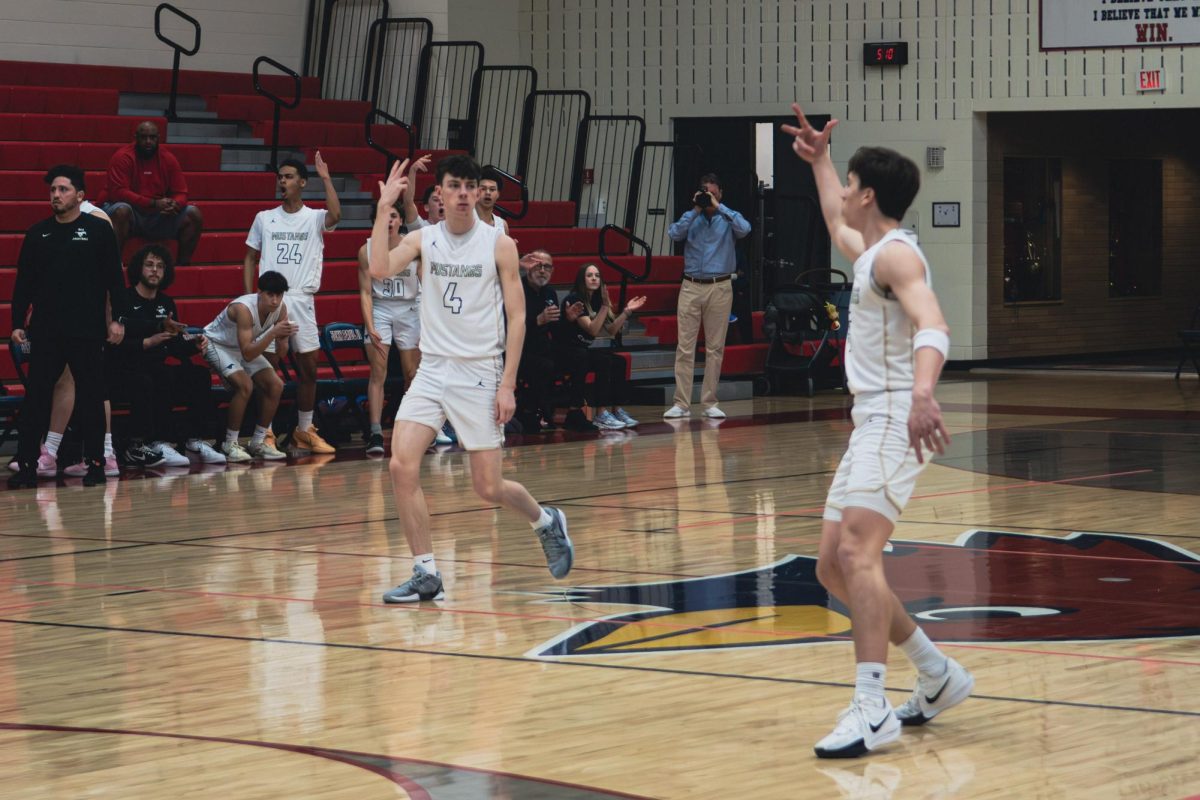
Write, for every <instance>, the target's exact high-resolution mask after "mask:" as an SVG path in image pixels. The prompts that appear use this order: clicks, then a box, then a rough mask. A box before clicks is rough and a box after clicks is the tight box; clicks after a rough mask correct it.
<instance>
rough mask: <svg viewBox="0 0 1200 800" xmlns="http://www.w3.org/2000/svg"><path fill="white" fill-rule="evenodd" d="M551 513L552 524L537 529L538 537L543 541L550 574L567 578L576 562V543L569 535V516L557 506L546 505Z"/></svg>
mask: <svg viewBox="0 0 1200 800" xmlns="http://www.w3.org/2000/svg"><path fill="white" fill-rule="evenodd" d="M546 511H547V512H549V514H550V524H549V525H546V526H545V527H543V528H538V529H537V535H538V539H540V540H541V541H542V552H543V553H545V554H546V566H548V567H549V568H550V574H551V575H553V576H554V577H556V578H565V577H567V573H568V572H570V571H571V565H572V564H574V563H575V545H573V544H571V537H570V536H567V517H566V515H565V514H563V512H562V511H561V510H559V509H557V508H550V507H549V506H547V507H546Z"/></svg>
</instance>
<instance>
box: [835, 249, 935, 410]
mask: <svg viewBox="0 0 1200 800" xmlns="http://www.w3.org/2000/svg"><path fill="white" fill-rule="evenodd" d="M891 242H903V243H904V244H905V245H907V246H909V247H911V248H912V249H913V250H914V251H915V252H916V254H917V256H918V257H919V258H920V259H921V263H922V264H924V265H925V281H926V282H927V283H932V278H931V275H930V272H929V261H928V260H926V258H925V254H924V253H922V252H921V248H920V247H918V246H917V239H916V236H914V235H913V234H912V233H911V232H910V231H906V230H901V229H900V228H895V229H893V230H890V231H888V232H887V233H886V234H885V235H884V237H883V238H882V239H880V240H879V241H878V242H876V243H875V244H874V245H872V246H871V247H868V248H867V249H866V251H865V252H863V254H862V255H860V256H859V257H858V260H857V261H855V262H854V289H853V291H852V292H851V293H850V320H849V325H850V332H849V334H848V336H847V338H846V380H847V383H849V385H850V391H851V392H852V393H853V394H867V393H870V392H884V391H903V390H911V389H912V386H913V342H912V340H913V334H914V333H915V332H916V329H915V327H914V326H913V324H912V320H910V319H909V318H908V315H907V314H906V313H904V309H903V308H902V307H901V305H900V301H899V300H897V299H896V297H895V295H893V294H891V293H890V292H884V291H883V290H882V289H880V288H879V285H878V284H876V283H875V275H874V270H875V258H876V256H878V255H879V251H880V250H881V249H882V248H883V247H885V246H887V245H888V244H890V243H891Z"/></svg>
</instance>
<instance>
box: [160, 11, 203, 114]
mask: <svg viewBox="0 0 1200 800" xmlns="http://www.w3.org/2000/svg"><path fill="white" fill-rule="evenodd" d="M164 11H170V12H172V13H174V14H175V15H176V16H177V17H179V18H180V19H182V20H183V21H185V22H190V23H192V28H193V29H194V31H195V36H194V37H193V40H192V46H191V47H190V48H189V47H184V46H183V45H181V44H179V42H176V41H175V40H174V39H172V38H170V37H169V36H167V35H166V34H165V33H163V32H162V13H163V12H164ZM154 35H155V36H156V37H158V40H159V41H160V42H162V43H163V44H165V45H167V46H168V47H170V48H171V49H172V50H174V51H175V62H174V64H173V65H172V67H171V100H170V102H169V103H168V105H167V110H166V112H165V113H166V117H167V119H175V118H176V114H175V96H176V95H177V94H178V93H179V57H180V55H185V56H194V55H196V53H198V52H200V22H199V21H198V20H197V19H196V18H195V17H193V16H190V15H188V14H185V13H183V12H182V11H180V10H179V9H178V8H176V7H175V6H173V5H171V4H170V3H159V4H158V8H156V9H154Z"/></svg>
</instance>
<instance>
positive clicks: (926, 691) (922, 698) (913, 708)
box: [896, 657, 975, 725]
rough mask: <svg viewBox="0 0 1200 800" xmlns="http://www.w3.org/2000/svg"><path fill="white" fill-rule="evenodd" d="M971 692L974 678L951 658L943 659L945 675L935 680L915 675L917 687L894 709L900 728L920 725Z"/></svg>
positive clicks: (956, 703)
mask: <svg viewBox="0 0 1200 800" xmlns="http://www.w3.org/2000/svg"><path fill="white" fill-rule="evenodd" d="M974 688H975V676H974V675H972V674H971V673H969V672H967V670H966V668H965V667H964V666H963V665H962V664H959V663H958V662H957V661H955V660H954V659H953V658H949V657H947V658H946V671H945V672H943V673H942V674H941V675H940V676H939V677H937V678H928V677H925V676H923V675H921V674H919V673H918V675H917V686H916V688H915V689H913V693H912V696H911V697H909V698H908V700H907V701H905V703H904V705H902V706H900V707H899V708H897V709H896V716H897V717H898V718H899V719H900V723H901V724H902V725H924V724H925V723H926V722H929V720H931V719H933V718H934V717H936V716H937V715H938V714H940V713H942V712H943V711H945V710H946V709H948V708H953V707H954V706H956V705H958V704H959V703H961V702H962V701H963V700H966V699H967V698H968V697H970V695H971V690H972V689H974Z"/></svg>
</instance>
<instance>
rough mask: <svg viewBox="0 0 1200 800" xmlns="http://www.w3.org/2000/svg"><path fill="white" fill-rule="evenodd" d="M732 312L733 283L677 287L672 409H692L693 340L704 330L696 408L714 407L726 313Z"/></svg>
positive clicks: (726, 323)
mask: <svg viewBox="0 0 1200 800" xmlns="http://www.w3.org/2000/svg"><path fill="white" fill-rule="evenodd" d="M731 308H733V281H731V280H729V281H721V282H720V283H694V282H692V281H689V280H685V281H684V282H683V285H682V286H680V287H679V310H678V312H677V313H678V316H677V317H676V319H677V322H678V325H679V344H678V345H677V346H676V349H675V405H677V406H681V407H682V408H690V407H691V405H692V375H693V372H694V370H695V368H696V337H697V336H698V335H699V333H700V326H701V325H703V326H704V385H703V387H702V388H701V391H700V404H701V405H702V406H703V407H704V408H712V407H713V406H715V405H716V404H717V383H718V382H719V381H720V380H721V361H722V360H724V358H725V331H726V330H728V328H729V310H730V309H731Z"/></svg>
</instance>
